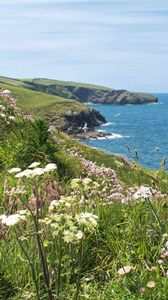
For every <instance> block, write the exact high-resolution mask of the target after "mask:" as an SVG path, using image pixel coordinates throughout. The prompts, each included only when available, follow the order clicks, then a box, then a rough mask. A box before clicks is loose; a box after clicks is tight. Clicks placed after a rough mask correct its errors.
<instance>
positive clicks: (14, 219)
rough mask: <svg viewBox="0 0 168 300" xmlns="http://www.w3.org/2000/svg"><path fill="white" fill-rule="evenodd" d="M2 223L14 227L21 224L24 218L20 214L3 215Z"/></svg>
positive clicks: (0, 217)
mask: <svg viewBox="0 0 168 300" xmlns="http://www.w3.org/2000/svg"><path fill="white" fill-rule="evenodd" d="M0 219H1V223H2V224H4V225H6V226H13V225H15V224H17V223H19V222H20V220H21V219H22V217H21V216H20V215H19V214H13V215H10V216H6V215H2V216H0Z"/></svg>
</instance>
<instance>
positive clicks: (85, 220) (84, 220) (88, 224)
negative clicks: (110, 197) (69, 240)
mask: <svg viewBox="0 0 168 300" xmlns="http://www.w3.org/2000/svg"><path fill="white" fill-rule="evenodd" d="M75 219H76V221H77V223H78V224H79V225H83V226H84V227H85V229H86V230H87V231H89V232H90V231H93V230H95V228H96V227H97V226H98V223H97V219H98V216H96V215H94V214H92V213H89V212H85V213H83V212H82V213H80V214H78V215H76V217H75Z"/></svg>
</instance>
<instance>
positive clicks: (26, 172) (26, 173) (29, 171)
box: [15, 170, 32, 178]
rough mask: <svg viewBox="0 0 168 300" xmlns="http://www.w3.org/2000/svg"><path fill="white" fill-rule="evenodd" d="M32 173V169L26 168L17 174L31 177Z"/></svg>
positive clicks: (17, 175) (17, 176) (18, 176)
mask: <svg viewBox="0 0 168 300" xmlns="http://www.w3.org/2000/svg"><path fill="white" fill-rule="evenodd" d="M31 175H32V170H24V171H22V172H20V173H18V174H16V176H15V177H16V178H22V177H30V176H31Z"/></svg>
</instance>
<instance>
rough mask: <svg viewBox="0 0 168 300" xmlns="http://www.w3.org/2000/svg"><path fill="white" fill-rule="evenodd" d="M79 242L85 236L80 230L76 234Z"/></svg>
mask: <svg viewBox="0 0 168 300" xmlns="http://www.w3.org/2000/svg"><path fill="white" fill-rule="evenodd" d="M75 236H76V238H77V240H81V239H82V238H83V236H84V234H83V232H82V231H81V230H78V232H77V233H76V234H75Z"/></svg>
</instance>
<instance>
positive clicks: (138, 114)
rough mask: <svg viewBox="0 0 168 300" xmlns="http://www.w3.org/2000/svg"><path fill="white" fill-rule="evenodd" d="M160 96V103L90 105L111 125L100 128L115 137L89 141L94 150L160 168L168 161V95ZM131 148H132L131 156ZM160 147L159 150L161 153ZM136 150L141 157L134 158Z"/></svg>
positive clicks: (149, 166) (151, 167)
mask: <svg viewBox="0 0 168 300" xmlns="http://www.w3.org/2000/svg"><path fill="white" fill-rule="evenodd" d="M156 96H157V97H158V99H159V103H158V104H147V105H126V106H112V105H106V104H103V105H100V104H89V107H90V108H95V109H97V110H99V111H100V112H101V113H102V114H103V115H104V116H105V118H106V120H107V124H105V125H102V126H99V127H97V128H96V129H97V130H102V131H104V132H108V133H112V134H113V136H112V137H110V138H100V139H98V140H94V139H86V140H85V142H86V143H87V144H88V145H90V146H91V147H96V148H101V149H104V150H106V151H109V152H112V153H119V154H121V155H124V156H127V157H129V158H131V159H134V160H135V161H137V162H138V163H140V164H142V165H144V166H145V167H147V168H149V169H159V168H160V166H161V162H162V159H163V158H164V157H165V156H166V157H167V159H168V94H156ZM127 146H129V147H130V150H131V152H130V153H129V152H128V149H127ZM156 147H159V152H157V151H156ZM135 150H137V151H138V154H139V158H136V157H135V156H134V151H135ZM166 169H167V170H168V161H167V167H166Z"/></svg>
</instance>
